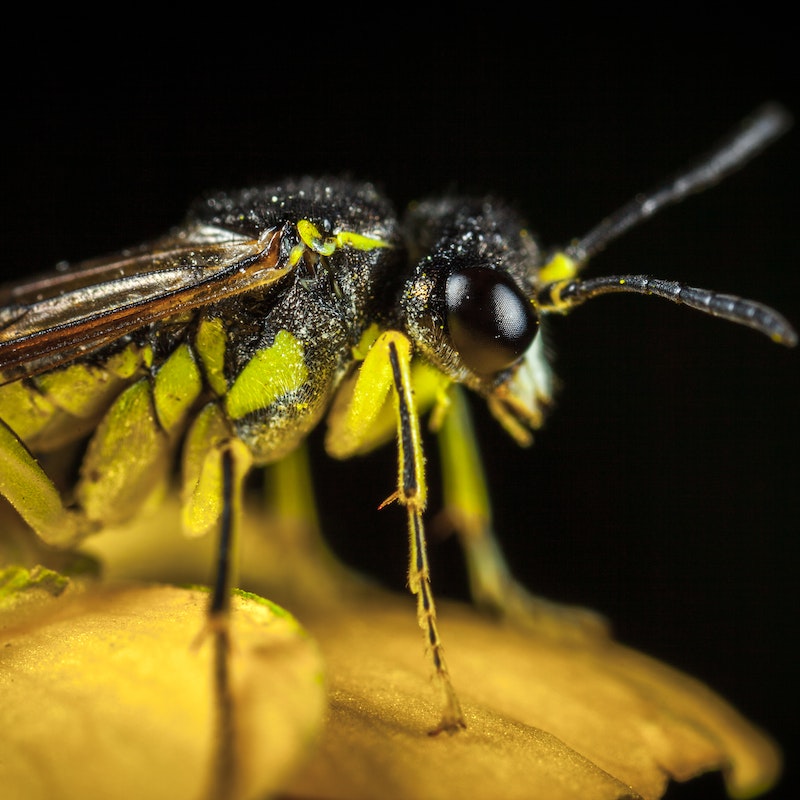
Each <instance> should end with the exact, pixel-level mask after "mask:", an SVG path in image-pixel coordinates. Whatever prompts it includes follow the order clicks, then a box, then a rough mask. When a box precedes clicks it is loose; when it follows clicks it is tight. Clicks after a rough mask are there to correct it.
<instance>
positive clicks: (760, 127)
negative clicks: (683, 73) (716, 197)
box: [565, 103, 792, 269]
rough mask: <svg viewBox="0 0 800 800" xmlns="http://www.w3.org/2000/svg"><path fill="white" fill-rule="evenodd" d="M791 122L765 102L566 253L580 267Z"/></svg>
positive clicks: (731, 168)
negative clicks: (670, 175)
mask: <svg viewBox="0 0 800 800" xmlns="http://www.w3.org/2000/svg"><path fill="white" fill-rule="evenodd" d="M791 126H792V117H791V114H789V112H788V111H787V110H786V109H785V108H783V107H782V106H780V105H778V104H777V103H767V104H765V105H763V106H761V107H760V108H759V109H757V110H756V111H755V112H754V113H753V114H752V115H751V116H750V117H748V118H747V119H745V120H744V121H743V122H742V123H741V124H740V125H739V126H738V127H737V128H736V130H734V131H732V132H731V133H730V134H729V135H728V136H727V137H726V138H725V139H723V140H722V141H721V142H719V143H718V144H717V146H716V147H715V148H714V149H713V150H711V151H710V152H709V153H706V155H705V156H703V157H702V158H700V159H698V160H697V161H695V162H694V163H692V164H690V165H689V166H688V167H687V168H686V169H684V170H682V171H681V172H679V173H677V175H675V176H673V177H672V178H670V179H669V180H666V181H664V183H662V184H660V185H659V186H657V187H656V188H655V189H653V190H652V191H649V192H646V193H645V194H639V195H637V196H636V197H634V198H633V199H632V200H631V201H630V202H629V203H627V204H626V205H624V206H622V208H620V209H619V210H618V211H617V212H615V213H614V214H612V215H611V216H609V217H606V219H604V220H603V221H602V222H601V223H600V224H599V225H597V226H596V227H595V228H593V229H592V230H591V231H589V233H587V234H586V235H585V236H584V237H582V238H581V239H578V241H576V242H574V243H573V244H571V245H570V246H569V247H568V248H567V249H566V251H565V255H567V256H568V257H569V258H570V259H571V260H572V261H573V262H575V264H576V267H577V269H580V268H581V267H582V266H583V265H584V264H585V263H586V262H587V261H588V260H589V259H590V258H592V256H595V255H597V253H599V252H600V251H601V250H603V248H605V247H606V245H608V244H609V243H610V242H612V241H613V240H614V239H616V238H617V237H619V236H621V235H622V234H623V233H625V231H627V230H629V229H630V228H632V227H633V226H634V225H638V224H639V223H640V222H642V221H644V220H645V219H647V218H648V217H651V216H652V215H653V214H655V213H656V212H657V211H660V210H661V209H662V208H664V207H665V206H669V205H672V204H674V203H679V202H680V201H681V200H684V199H685V198H686V197H688V196H689V195H690V194H695V193H696V192H702V191H704V190H705V189H708V188H710V187H711V186H713V185H714V184H716V183H718V182H719V181H721V180H722V179H723V178H726V177H728V175H731V174H732V173H733V172H735V171H736V170H738V169H739V168H740V167H743V166H744V165H745V164H746V163H747V162H748V161H750V160H751V159H753V158H755V156H757V155H758V154H759V153H760V152H761V151H762V150H764V148H765V147H767V146H769V145H770V144H772V142H774V141H775V140H776V139H777V138H779V137H780V136H782V135H783V134H784V133H786V131H788V130H789V128H790V127H791Z"/></svg>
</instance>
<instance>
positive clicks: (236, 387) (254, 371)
mask: <svg viewBox="0 0 800 800" xmlns="http://www.w3.org/2000/svg"><path fill="white" fill-rule="evenodd" d="M307 378H308V369H307V367H306V363H305V359H304V357H303V345H302V344H300V342H299V341H298V340H297V338H296V337H294V336H292V334H291V333H289V331H285V330H284V331H280V332H279V333H278V335H277V336H276V337H275V342H274V343H273V345H272V346H271V347H266V348H264V349H263V350H259V351H258V352H257V353H256V354H255V355H254V356H253V357H252V358H251V359H250V361H248V363H247V365H246V366H245V368H244V369H243V370H242V371H241V373H240V374H239V377H238V378H236V381H235V382H234V384H233V386H231V388H230V390H229V391H228V394H227V395H225V410H226V411H227V413H228V416H229V417H230V418H231V419H233V420H237V419H241V418H242V417H244V416H246V415H247V414H250V413H252V412H253V411H258V410H259V409H262V408H267V407H268V406H269V405H270V404H271V403H273V402H274V401H275V400H276V399H277V398H279V397H281V396H282V395H285V394H288V393H290V392H294V391H296V390H297V389H299V388H300V387H301V386H302V385H303V384H304V383H305V381H306V379H307Z"/></svg>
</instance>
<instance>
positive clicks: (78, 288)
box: [0, 225, 293, 382]
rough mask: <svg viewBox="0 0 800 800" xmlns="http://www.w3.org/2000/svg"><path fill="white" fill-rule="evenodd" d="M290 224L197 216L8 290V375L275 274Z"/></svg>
mask: <svg viewBox="0 0 800 800" xmlns="http://www.w3.org/2000/svg"><path fill="white" fill-rule="evenodd" d="M285 233H286V226H285V225H284V226H278V227H274V228H270V229H268V230H266V231H264V233H262V234H261V235H260V236H259V237H258V238H248V237H242V236H239V235H237V234H233V233H231V232H230V231H226V230H223V229H219V228H212V227H209V226H204V225H196V226H192V227H189V228H185V229H182V230H179V231H178V232H177V233H175V234H174V235H171V236H169V237H166V238H164V239H161V240H159V241H157V242H155V243H153V244H150V245H145V246H142V247H141V248H137V249H136V250H133V251H128V252H124V253H121V254H119V255H116V256H112V257H109V258H104V259H96V260H92V261H87V262H83V263H81V264H78V265H76V266H75V267H71V268H67V269H64V270H62V271H56V272H53V273H51V274H49V275H45V276H42V277H39V278H34V279H32V280H30V281H21V282H19V283H16V284H11V285H9V286H7V287H4V288H2V289H0V378H1V379H2V381H3V382H6V381H9V380H14V379H16V378H19V377H22V376H25V375H28V376H30V375H34V374H36V373H38V372H41V371H43V370H45V369H51V368H52V367H54V366H58V365H59V364H63V363H65V362H67V361H70V360H72V359H74V358H76V357H78V356H81V355H84V354H85V353H88V352H91V351H92V350H96V349H97V348H99V347H102V346H103V345H104V344H107V343H108V342H110V341H112V340H113V339H115V338H118V337H120V336H124V335H125V334H127V333H130V332H131V331H134V330H136V329H138V328H141V327H142V326H143V325H146V324H148V323H151V322H155V321H157V320H159V319H163V318H165V317H168V316H173V315H176V314H180V313H182V312H185V311H188V310H191V309H193V308H198V307H200V306H202V305H206V304H208V303H211V302H215V301H218V300H222V299H224V298H226V297H231V296H234V295H237V294H241V293H242V292H246V291H250V290H252V289H254V288H257V287H264V286H267V285H270V284H272V283H275V282H276V281H277V280H279V279H280V278H281V277H283V276H284V275H285V274H286V273H287V272H289V271H291V270H292V269H293V264H292V263H290V262H289V261H288V259H287V257H286V253H287V251H288V248H286V247H283V248H282V247H281V240H282V239H283V236H284V234H285Z"/></svg>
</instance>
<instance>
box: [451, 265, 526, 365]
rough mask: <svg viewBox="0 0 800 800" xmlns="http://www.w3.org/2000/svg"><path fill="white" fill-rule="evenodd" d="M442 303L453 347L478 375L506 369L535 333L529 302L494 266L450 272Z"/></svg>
mask: <svg viewBox="0 0 800 800" xmlns="http://www.w3.org/2000/svg"><path fill="white" fill-rule="evenodd" d="M445 307H446V314H447V327H448V330H449V333H450V338H451V341H452V343H453V347H455V349H456V350H457V351H458V353H459V355H460V356H461V359H462V361H463V362H464V364H465V366H466V367H468V368H469V369H470V370H472V371H473V372H475V373H477V374H479V375H492V374H495V373H497V372H500V371H502V370H504V369H506V368H507V367H510V366H511V365H512V364H513V363H514V362H515V361H516V360H517V359H518V358H520V357H521V356H522V355H523V354H524V353H525V351H526V350H527V349H528V347H529V346H530V344H531V342H532V341H533V338H534V336H535V335H536V329H537V326H538V320H537V318H536V314H535V313H534V310H533V306H532V305H531V303H530V302H529V300H528V299H527V298H526V297H525V296H524V295H523V293H522V292H521V291H520V290H519V288H518V287H517V285H516V284H515V283H514V281H513V280H512V279H511V277H510V276H508V275H506V274H505V273H504V272H500V271H499V270H496V269H491V268H489V267H467V268H462V269H455V270H453V271H452V272H451V273H450V275H449V276H448V278H447V283H446V286H445Z"/></svg>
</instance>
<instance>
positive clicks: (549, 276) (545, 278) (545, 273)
mask: <svg viewBox="0 0 800 800" xmlns="http://www.w3.org/2000/svg"><path fill="white" fill-rule="evenodd" d="M577 274H578V265H577V264H576V263H575V261H574V260H573V259H571V258H570V257H569V256H568V255H566V253H556V254H555V255H554V256H553V257H552V258H551V259H550V261H549V262H548V263H547V264H545V265H544V266H543V267H542V268H541V270H540V271H539V275H538V279H539V281H540V283H541V284H545V283H554V282H555V281H563V280H570V279H572V278H574V277H575V276H576V275H577Z"/></svg>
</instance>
